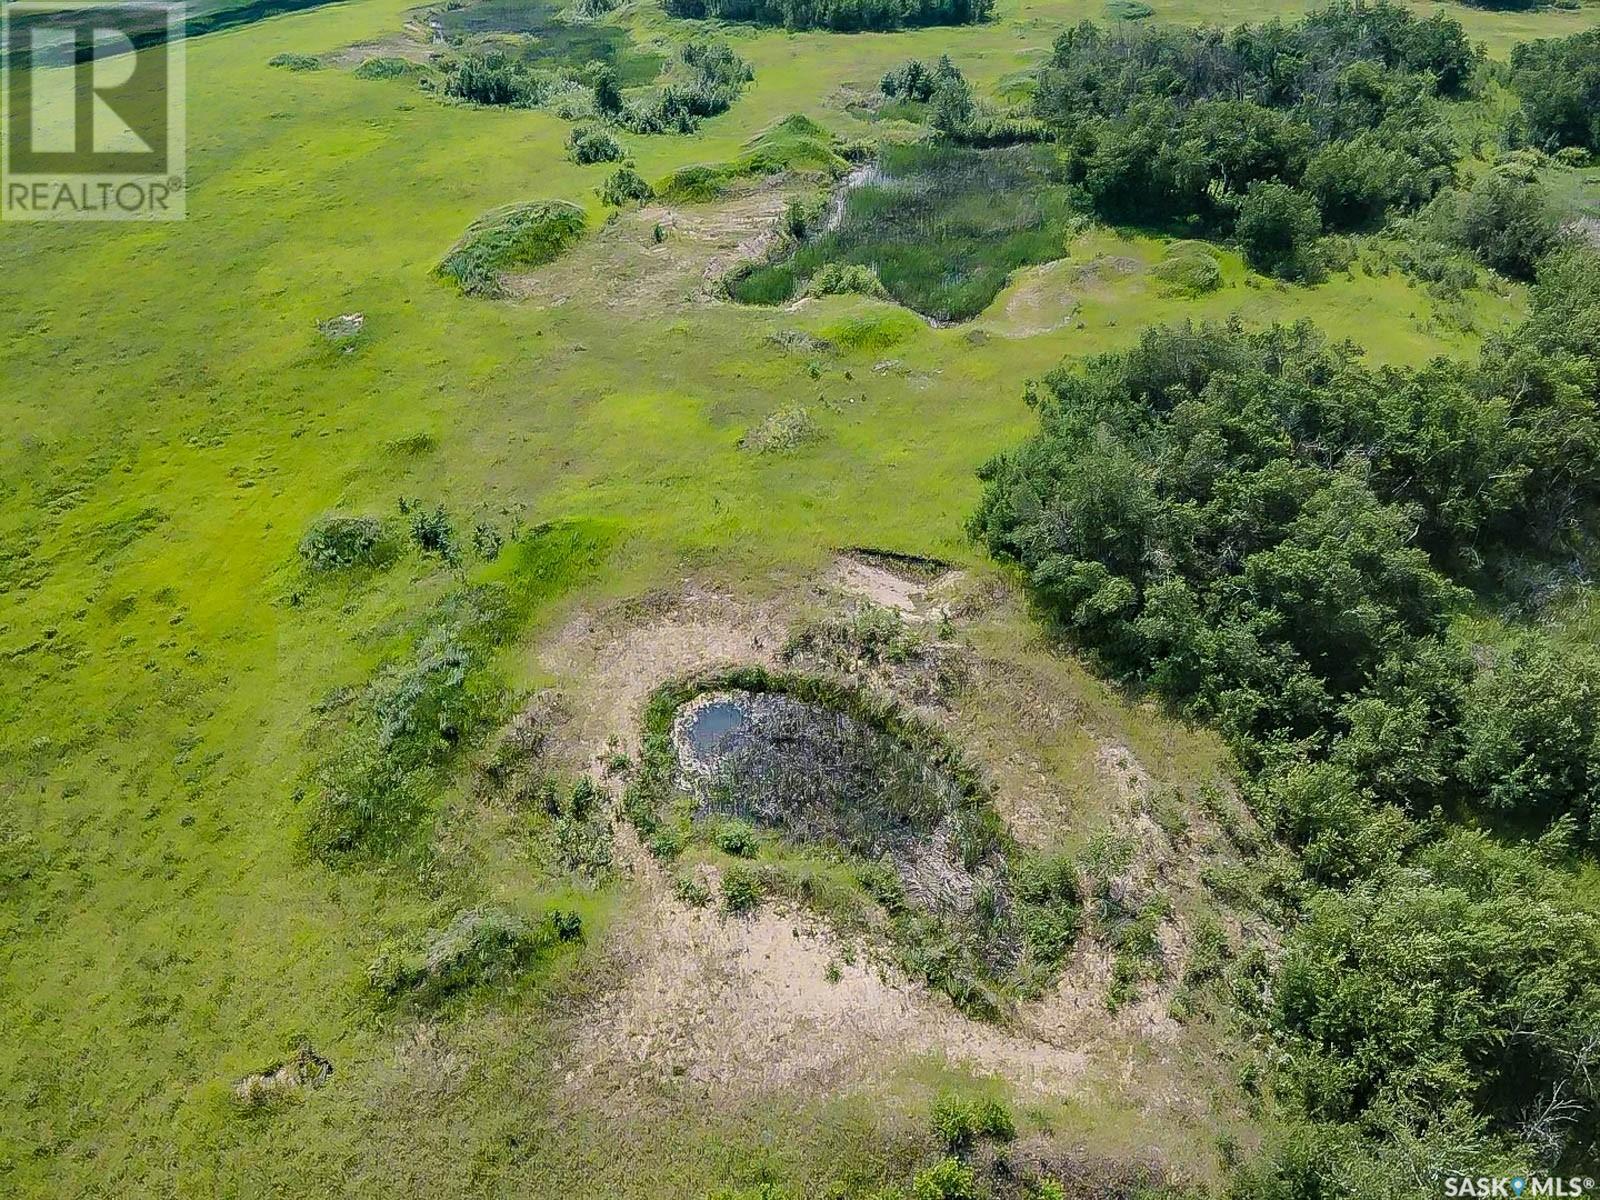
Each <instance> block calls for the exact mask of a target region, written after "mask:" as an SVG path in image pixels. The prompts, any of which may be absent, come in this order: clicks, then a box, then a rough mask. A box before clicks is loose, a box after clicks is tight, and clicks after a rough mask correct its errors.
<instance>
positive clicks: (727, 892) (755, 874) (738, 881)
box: [722, 863, 766, 913]
mask: <svg viewBox="0 0 1600 1200" xmlns="http://www.w3.org/2000/svg"><path fill="white" fill-rule="evenodd" d="M765 893H766V887H765V885H764V884H763V882H762V879H761V872H760V871H758V870H757V869H756V868H755V867H749V866H745V865H744V864H743V863H734V864H733V865H732V866H730V867H729V868H728V869H727V870H725V871H723V873H722V907H723V908H725V909H727V910H728V911H729V912H731V913H745V912H749V911H750V910H752V909H753V908H755V907H756V906H757V905H759V904H760V903H761V897H762V896H763V895H764V894H765Z"/></svg>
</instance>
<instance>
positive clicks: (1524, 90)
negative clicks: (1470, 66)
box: [1511, 29, 1600, 153]
mask: <svg viewBox="0 0 1600 1200" xmlns="http://www.w3.org/2000/svg"><path fill="white" fill-rule="evenodd" d="M1511 86H1512V88H1513V89H1514V90H1515V91H1516V92H1517V94H1518V95H1519V96H1521V97H1522V111H1523V114H1524V116H1525V117H1526V120H1527V126H1528V133H1529V136H1530V137H1532V139H1533V141H1534V142H1535V144H1537V145H1538V146H1540V147H1542V148H1544V149H1546V150H1552V151H1554V150H1559V149H1561V148H1562V147H1564V146H1578V147H1581V148H1583V149H1586V150H1589V151H1591V152H1596V153H1600V30H1597V29H1591V30H1587V31H1586V32H1584V33H1575V34H1573V35H1572V36H1571V37H1568V38H1544V39H1540V40H1539V41H1536V42H1526V43H1523V44H1521V45H1518V46H1516V47H1514V48H1513V49H1512V51H1511Z"/></svg>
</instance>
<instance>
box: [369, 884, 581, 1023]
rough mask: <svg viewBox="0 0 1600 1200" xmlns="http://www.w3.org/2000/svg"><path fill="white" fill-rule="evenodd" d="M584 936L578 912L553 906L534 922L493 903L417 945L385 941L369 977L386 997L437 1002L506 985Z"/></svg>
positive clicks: (463, 915) (466, 914) (464, 914)
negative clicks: (525, 969)
mask: <svg viewBox="0 0 1600 1200" xmlns="http://www.w3.org/2000/svg"><path fill="white" fill-rule="evenodd" d="M582 936H583V922H582V920H581V919H580V918H579V917H578V915H577V914H576V913H572V912H567V911H564V910H560V909H557V910H554V911H551V912H549V913H546V914H545V915H544V916H543V917H541V918H540V919H539V921H538V922H536V923H529V922H527V921H525V920H523V919H522V918H521V917H518V916H516V915H515V914H514V913H510V912H507V911H506V910H504V909H502V908H498V907H495V906H492V905H490V906H484V907H481V908H473V909H468V910H466V911H464V912H461V913H458V914H457V915H456V917H455V919H454V920H452V921H451V922H450V924H449V925H447V926H445V927H444V928H443V929H438V930H435V931H433V932H432V933H429V934H428V935H427V936H426V937H424V938H422V939H421V940H420V943H419V944H417V945H415V946H410V947H402V946H397V945H395V944H393V943H388V944H385V945H384V947H383V948H382V949H380V950H379V952H378V955H377V957H376V958H375V959H374V960H373V962H372V964H371V965H370V966H369V967H368V968H367V980H368V982H369V983H370V984H371V986H372V987H373V988H374V989H375V990H376V991H378V992H381V993H382V994H384V995H386V996H400V995H406V996H408V997H410V998H411V999H413V1000H414V1001H416V1002H418V1003H420V1004H435V1003H438V1002H439V1001H440V1000H443V999H445V998H446V997H447V996H450V995H452V994H453V993H456V992H461V991H465V990H468V989H470V988H475V987H481V986H485V985H493V984H504V983H507V982H509V981H510V980H512V979H514V978H515V976H516V974H517V973H518V972H519V971H520V970H522V968H524V967H525V966H527V965H528V964H529V963H531V962H534V961H536V960H537V959H539V958H542V957H544V956H546V955H548V954H550V953H551V952H552V951H553V950H555V949H556V948H557V947H558V946H560V945H561V944H562V943H564V942H573V941H577V940H578V939H579V938H581V937H582Z"/></svg>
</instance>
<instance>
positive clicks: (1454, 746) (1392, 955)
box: [973, 251, 1600, 1197]
mask: <svg viewBox="0 0 1600 1200" xmlns="http://www.w3.org/2000/svg"><path fill="white" fill-rule="evenodd" d="M1031 398H1032V400H1033V401H1034V402H1035V403H1036V404H1037V405H1038V407H1039V410H1040V420H1041V431H1040V432H1039V434H1038V435H1037V436H1036V437H1035V438H1033V439H1032V440H1031V441H1030V442H1028V443H1027V444H1025V445H1024V446H1022V447H1021V448H1019V449H1017V450H1015V451H1012V452H1010V453H1007V454H1004V455H1001V456H1000V457H999V458H997V459H995V460H994V461H992V462H991V463H990V464H988V466H987V467H986V468H985V469H984V472H983V475H984V478H985V479H986V481H987V486H986V490H985V494H984V499H983V502H982V504H981V506H980V509H979V511H978V513H977V514H976V516H975V518H974V520H973V530H974V532H975V533H976V534H977V535H978V536H980V537H981V538H983V539H984V540H985V541H986V542H987V544H988V545H989V547H990V548H991V550H992V551H993V552H995V553H996V554H998V555H1000V556H1001V557H1003V558H1009V559H1011V560H1014V561H1015V562H1017V563H1018V564H1019V565H1020V566H1021V567H1022V568H1023V569H1024V570H1025V571H1026V572H1027V575H1028V579H1029V581H1030V583H1031V585H1032V587H1033V590H1034V591H1035V593H1036V594H1037V595H1038V597H1039V599H1040V600H1041V602H1042V603H1043V604H1044V605H1045V606H1046V608H1047V609H1048V610H1049V611H1050V612H1051V613H1053V614H1054V615H1055V616H1056V617H1057V618H1058V619H1059V620H1060V621H1061V623H1062V624H1063V625H1064V626H1065V627H1066V628H1067V629H1069V630H1070V631H1071V633H1072V635H1073V636H1074V637H1075V638H1076V639H1077V640H1078V641H1079V642H1080V643H1081V644H1082V645H1083V646H1085V647H1086V648H1087V649H1088V650H1090V651H1091V652H1092V653H1093V654H1094V655H1095V656H1096V658H1097V659H1098V660H1099V661H1100V662H1101V663H1102V664H1103V665H1104V666H1105V667H1106V668H1107V669H1109V670H1111V671H1112V672H1114V673H1115V674H1116V675H1118V676H1120V677H1122V678H1124V679H1127V680H1130V681H1134V682H1136V683H1137V684H1139V685H1141V686H1144V687H1148V688H1150V689H1152V690H1153V691H1155V692H1157V693H1158V694H1160V695H1162V696H1164V697H1166V698H1167V699H1168V700H1170V701H1171V702H1173V703H1174V704H1175V705H1177V706H1180V707H1182V708H1183V709H1184V710H1186V711H1187V712H1189V713H1192V714H1194V715H1197V716H1200V717H1203V718H1205V719H1207V720H1210V721H1213V722H1215V723H1217V724H1218V725H1219V726H1220V727H1221V728H1222V729H1223V731H1224V732H1225V733H1226V735H1227V736H1228V737H1229V739H1230V740H1231V741H1232V743H1233V744H1234V746H1235V747H1236V748H1237V750H1238V752H1239V755H1240V759H1241V762H1242V763H1243V764H1244V765H1245V767H1246V768H1247V769H1248V770H1249V771H1250V772H1251V776H1250V778H1249V780H1248V785H1247V786H1248V792H1249V795H1250V796H1251V797H1252V799H1253V802H1254V804H1255V807H1256V809H1257V811H1258V813H1259V814H1260V815H1261V817H1262V819H1263V820H1264V821H1265V822H1266V823H1267V825H1268V826H1269V828H1270V829H1271V830H1272V831H1273V832H1275V833H1276V834H1277V835H1278V836H1279V837H1281V838H1282V839H1284V840H1285V841H1286V842H1287V843H1288V844H1289V845H1290V846H1292V847H1293V848H1294V849H1295V850H1297V851H1298V863H1299V867H1298V870H1299V871H1300V872H1301V873H1302V875H1303V878H1302V879H1301V880H1300V881H1299V882H1297V883H1295V884H1294V885H1293V886H1292V887H1290V888H1289V889H1288V890H1287V891H1286V893H1285V895H1286V898H1287V899H1288V902H1289V903H1290V904H1291V905H1298V906H1299V908H1300V911H1301V915H1302V919H1301V920H1300V921H1299V922H1297V923H1295V924H1293V925H1292V926H1291V930H1290V933H1289V937H1288V940H1287V943H1286V945H1285V947H1284V950H1283V956H1282V960H1281V963H1279V965H1278V967H1277V969H1276V971H1275V972H1274V971H1271V970H1269V969H1268V968H1266V967H1265V966H1264V965H1263V966H1260V967H1259V968H1258V969H1257V971H1256V974H1255V976H1253V977H1252V976H1250V974H1249V972H1246V973H1245V975H1244V976H1243V977H1242V978H1243V979H1245V980H1246V981H1248V980H1249V979H1250V978H1254V980H1255V984H1251V985H1250V986H1246V987H1244V989H1243V991H1244V993H1245V994H1252V993H1251V988H1252V987H1254V986H1255V985H1256V984H1259V985H1260V986H1259V991H1258V992H1256V993H1254V994H1256V995H1258V996H1259V1006H1258V1008H1257V1010H1256V1012H1257V1016H1258V1017H1259V1019H1260V1020H1261V1021H1262V1023H1263V1025H1264V1026H1265V1028H1266V1030H1267V1031H1268V1032H1269V1033H1270V1036H1271V1037H1272V1039H1273V1043H1274V1047H1275V1049H1274V1059H1275V1062H1276V1064H1277V1068H1276V1076H1277V1083H1278V1085H1279V1088H1280V1091H1281V1092H1282V1093H1283V1094H1284V1095H1286V1096H1289V1097H1290V1098H1292V1099H1293V1100H1294V1102H1295V1103H1296V1104H1297V1106H1298V1108H1299V1110H1300V1111H1301V1112H1302V1113H1303V1115H1304V1117H1305V1118H1306V1120H1307V1121H1308V1122H1309V1124H1308V1125H1307V1126H1306V1128H1305V1129H1304V1130H1302V1131H1301V1133H1300V1134H1297V1135H1296V1136H1295V1138H1293V1139H1291V1141H1290V1142H1289V1143H1288V1144H1287V1145H1286V1146H1285V1147H1284V1149H1283V1151H1282V1154H1281V1155H1280V1156H1279V1157H1278V1158H1276V1159H1274V1160H1272V1162H1271V1163H1269V1164H1268V1165H1267V1166H1265V1167H1263V1168H1262V1169H1261V1170H1260V1171H1259V1172H1255V1173H1248V1174H1247V1175H1246V1176H1244V1177H1242V1178H1241V1182H1240V1184H1239V1193H1238V1194H1239V1195H1241V1196H1249V1197H1255V1196H1272V1197H1299V1196H1312V1195H1319V1194H1328V1193H1327V1191H1326V1189H1327V1188H1328V1187H1330V1186H1333V1183H1334V1181H1336V1180H1345V1181H1348V1180H1350V1179H1353V1178H1357V1177H1358V1173H1359V1177H1361V1178H1366V1177H1368V1175H1369V1174H1371V1177H1372V1178H1373V1179H1377V1178H1379V1177H1380V1176H1381V1174H1382V1170H1388V1171H1391V1172H1393V1171H1395V1170H1398V1169H1399V1167H1398V1164H1399V1163H1400V1162H1402V1161H1410V1162H1433V1163H1437V1164H1439V1165H1440V1167H1441V1168H1448V1169H1456V1170H1464V1169H1467V1164H1473V1163H1476V1164H1480V1165H1481V1166H1483V1167H1485V1168H1487V1167H1490V1166H1493V1165H1495V1164H1496V1163H1502V1164H1503V1163H1506V1162H1519V1161H1520V1162H1526V1161H1527V1158H1528V1157H1530V1156H1536V1157H1537V1159H1538V1160H1539V1161H1541V1162H1543V1163H1545V1164H1546V1165H1547V1166H1549V1167H1551V1168H1552V1169H1554V1168H1557V1167H1559V1166H1561V1165H1563V1164H1575V1163H1579V1162H1583V1161H1586V1160H1587V1157H1588V1156H1589V1155H1591V1154H1592V1153H1593V1151H1594V1149H1595V1146H1596V1144H1597V1140H1600V1088H1597V1087H1596V1080H1597V1079H1600V1075H1597V1074H1596V1073H1595V1071H1594V1066H1595V1064H1596V1061H1597V1056H1600V1051H1597V1049H1596V1048H1597V1047H1600V971H1597V969H1596V968H1597V966H1600V922H1597V921H1596V919H1595V918H1594V917H1593V916H1591V915H1589V913H1588V912H1587V911H1586V910H1585V909H1584V908H1583V907H1581V906H1580V905H1579V904H1577V903H1575V902H1574V900H1573V899H1572V891H1573V884H1572V879H1571V876H1570V875H1569V874H1568V873H1566V872H1565V871H1563V870H1561V869H1559V868H1558V867H1556V866H1553V865H1551V864H1552V863H1556V862H1560V861H1561V860H1562V859H1563V857H1564V856H1565V855H1567V854H1569V853H1570V852H1571V850H1572V848H1573V847H1574V846H1576V845H1578V844H1587V845H1590V846H1593V845H1594V844H1596V842H1597V841H1600V808H1597V805H1600V741H1597V737H1596V735H1597V731H1600V717H1597V716H1596V708H1597V702H1600V657H1597V656H1596V655H1595V654H1594V653H1593V651H1591V650H1587V649H1583V648H1578V647H1572V646H1567V645H1558V644H1556V643H1554V642H1552V641H1551V640H1550V637H1549V635H1548V634H1540V633H1538V632H1532V631H1530V632H1525V633H1523V634H1522V635H1521V636H1520V637H1516V638H1513V639H1511V641H1510V643H1509V644H1508V645H1505V646H1503V647H1500V648H1498V649H1488V650H1487V651H1480V652H1479V654H1478V655H1476V656H1475V655H1474V653H1473V649H1472V648H1471V647H1469V646H1468V645H1466V644H1465V643H1464V642H1463V641H1462V640H1461V638H1460V637H1459V635H1458V634H1456V633H1455V632H1453V629H1452V623H1451V620H1452V616H1453V614H1454V613H1455V612H1457V611H1458V610H1459V609H1460V608H1461V607H1462V605H1463V604H1464V602H1465V601H1466V600H1467V598H1468V596H1469V593H1468V592H1467V590H1466V589H1465V588H1464V587H1463V583H1474V584H1477V585H1479V586H1488V585H1490V584H1491V583H1492V582H1493V580H1494V578H1495V575H1496V572H1497V571H1498V570H1499V569H1500V568H1501V566H1502V565H1503V564H1507V563H1510V562H1512V561H1514V560H1517V559H1519V558H1521V557H1523V556H1527V555H1529V554H1534V555H1538V554H1547V555H1552V556H1557V555H1567V554H1570V553H1571V549H1572V547H1573V546H1574V545H1575V544H1582V543H1583V541H1584V539H1586V538H1587V537H1588V533H1587V531H1588V530H1590V529H1592V526H1593V519H1594V516H1595V513H1596V507H1597V503H1600V261H1597V260H1596V258H1595V257H1594V256H1593V255H1592V254H1587V253H1582V252H1577V251H1564V252H1562V253H1559V254H1556V255H1554V256H1550V257H1547V258H1546V259H1545V260H1544V261H1543V262H1542V263H1541V265H1540V270H1539V277H1538V283H1537V285H1536V286H1535V288H1534V290H1533V296H1532V307H1531V312H1530V314H1529V316H1528V317H1527V318H1526V319H1525V321H1524V322H1523V323H1522V324H1521V325H1520V326H1519V327H1518V328H1516V329H1514V330H1512V331H1511V332H1509V333H1508V334H1507V335H1505V336H1504V337H1501V338H1495V339H1492V340H1491V341H1490V343H1489V345H1488V346H1487V347H1486V348H1485V350H1484V352H1483V355H1482V357H1481V360H1480V362H1479V363H1478V364H1476V365H1465V364H1449V363H1444V362H1438V363H1435V364H1433V365H1431V366H1428V367H1425V368H1422V369H1404V370H1402V369H1396V368H1386V369H1381V370H1377V369H1373V368H1371V367H1369V366H1367V365H1366V364H1365V363H1364V362H1363V361H1362V360H1361V358H1360V356H1359V353H1358V352H1357V351H1356V350H1355V348H1354V347H1351V346H1349V345H1344V346H1330V345H1328V344H1327V343H1326V342H1324V341H1323V340H1322V339H1321V338H1320V337H1318V336H1317V335H1316V333H1315V332H1314V331H1313V330H1312V329H1310V328H1309V327H1307V326H1305V325H1299V326H1295V327H1293V328H1287V329H1286V328H1275V329H1272V330H1268V331H1264V332H1259V333H1248V332H1246V331H1245V330H1243V329H1242V328H1240V327H1238V326H1236V325H1235V326H1230V327H1201V328H1192V327H1187V326H1185V327H1181V328H1173V329H1163V330H1155V331H1151V332H1149V333H1147V334H1146V335H1145V337H1144V338H1143V340H1142V341H1141V342H1140V344H1139V345H1138V346H1137V347H1135V348H1134V349H1132V350H1128V351H1126V352H1122V353H1118V354H1112V355H1107V356H1104V357H1101V358H1098V359H1095V360H1093V361H1091V362H1090V363H1088V364H1087V365H1086V366H1085V367H1083V368H1082V369H1081V370H1061V371H1058V372H1056V373H1054V374H1052V375H1050V376H1049V377H1048V378H1047V379H1046V380H1045V381H1044V385H1043V387H1042V388H1039V389H1037V390H1035V391H1033V392H1032V393H1031ZM1447 812H1465V813H1468V814H1471V815H1472V816H1474V817H1475V818H1476V819H1478V820H1480V821H1482V822H1485V823H1489V824H1492V825H1495V826H1497V827H1500V828H1504V829H1507V830H1510V831H1516V830H1522V831H1528V832H1531V833H1533V834H1538V833H1539V831H1540V830H1543V831H1544V832H1543V833H1542V835H1541V836H1539V838H1538V840H1537V842H1535V843H1533V844H1524V845H1522V846H1517V845H1515V844H1500V843H1497V842H1496V841H1494V840H1491V839H1490V838H1489V837H1488V836H1486V835H1485V834H1483V833H1478V832H1449V827H1448V826H1443V825H1442V824H1441V818H1442V814H1443V813H1447ZM1130 961H1131V960H1130ZM1133 965H1134V966H1136V963H1134V964H1133ZM1541 997H1544V998H1554V997H1560V999H1559V1000H1558V1001H1555V1000H1552V1001H1551V1002H1546V999H1541ZM1558 1101H1559V1103H1557V1102H1558ZM1402 1148H1404V1149H1402ZM1406 1156H1410V1157H1406ZM1363 1163H1369V1164H1376V1165H1375V1166H1372V1167H1371V1168H1370V1170H1369V1167H1367V1166H1363V1165H1362V1164H1363ZM1380 1168H1381V1169H1380ZM1372 1172H1377V1173H1376V1174H1372ZM1491 1173H1493V1172H1491ZM1319 1189H1320V1190H1319ZM1357 1193H1359V1194H1367V1193H1366V1192H1364V1191H1361V1189H1359V1188H1358V1189H1357ZM1357 1193H1352V1194H1357ZM1341 1194H1342V1193H1341ZM1373 1194H1387V1193H1373Z"/></svg>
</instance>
